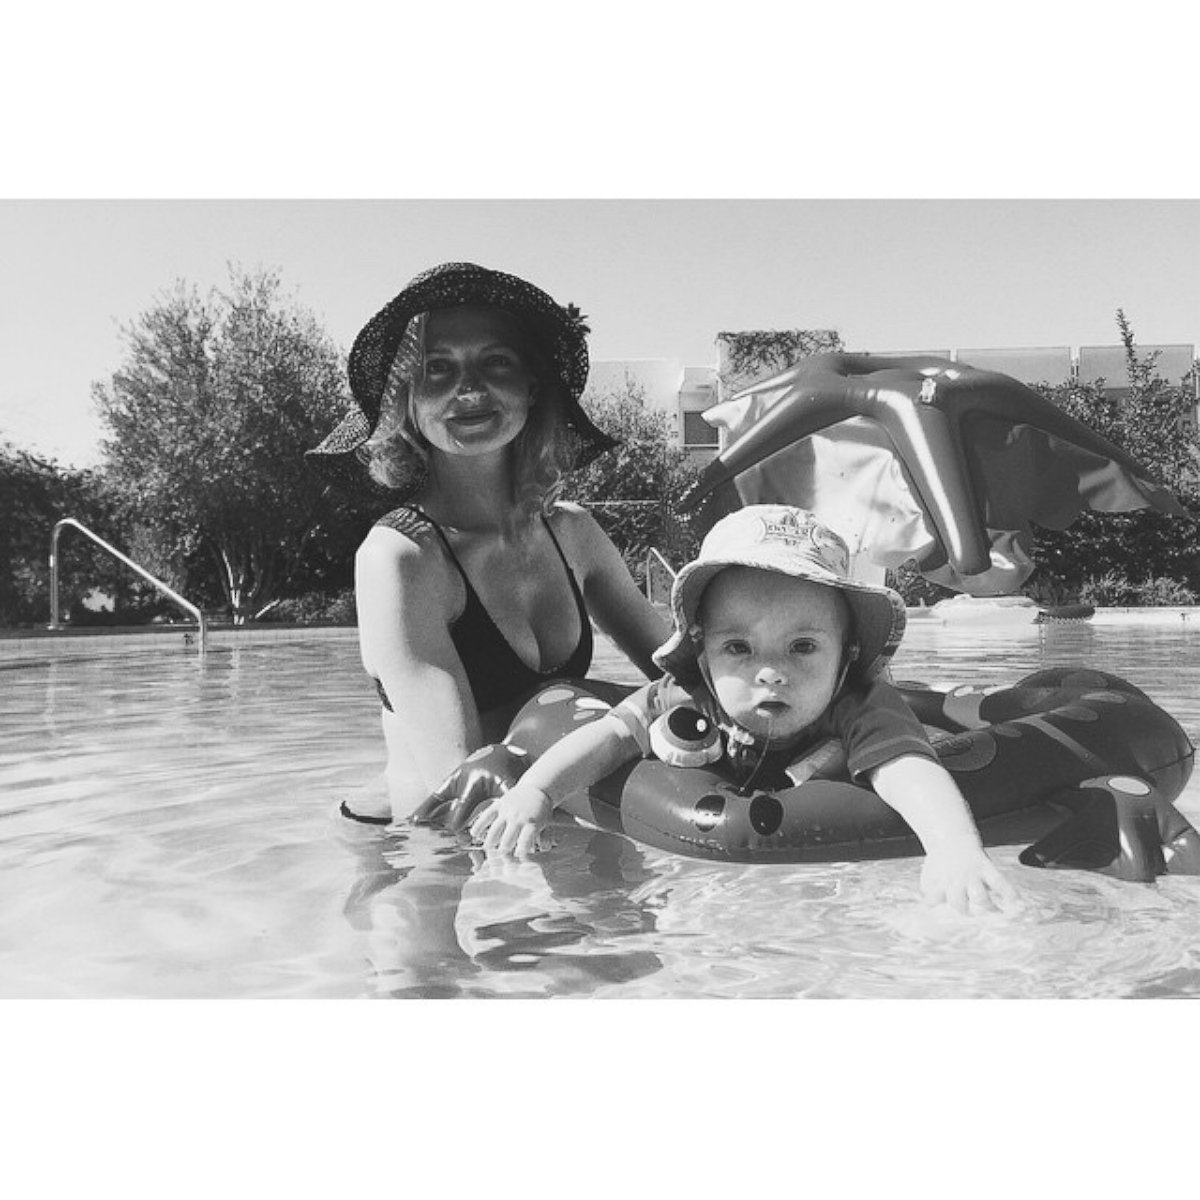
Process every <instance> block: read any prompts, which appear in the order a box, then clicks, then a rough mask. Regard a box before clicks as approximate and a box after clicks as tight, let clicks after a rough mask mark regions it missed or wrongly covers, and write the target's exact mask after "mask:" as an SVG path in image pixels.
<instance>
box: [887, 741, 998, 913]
mask: <svg viewBox="0 0 1200 1200" xmlns="http://www.w3.org/2000/svg"><path fill="white" fill-rule="evenodd" d="M870 779H871V786H872V787H873V788H874V789H875V791H876V792H877V793H878V795H879V797H880V799H881V800H883V801H884V803H886V804H888V805H890V806H891V807H892V808H894V809H895V810H896V812H897V813H899V814H900V816H902V817H903V818H904V820H905V821H906V822H907V823H908V825H909V826H910V827H911V829H912V831H913V832H914V833H915V834H916V835H917V837H919V838H920V839H921V845H922V846H923V847H924V849H925V865H924V866H923V867H922V869H921V890H922V892H923V893H924V895H925V898H926V899H927V900H928V901H929V902H930V903H932V904H936V903H938V902H940V901H942V900H944V901H945V902H946V903H947V904H949V905H950V907H951V908H954V909H956V910H957V911H959V912H968V911H970V910H982V911H986V910H988V909H996V908H999V909H1008V908H1012V907H1014V906H1015V905H1016V904H1017V903H1018V898H1017V893H1016V890H1015V889H1014V888H1013V886H1012V884H1010V883H1009V882H1008V880H1007V879H1005V878H1004V876H1003V875H1001V874H1000V872H999V871H998V870H997V869H996V866H995V864H994V863H993V862H992V860H991V859H990V858H988V856H987V854H986V853H985V851H984V849H983V843H982V841H981V840H980V837H979V830H978V829H977V828H976V827H975V819H974V818H973V817H972V816H971V810H970V809H969V808H968V807H967V802H966V800H964V799H963V794H962V792H960V791H959V790H958V784H956V783H955V782H954V779H953V777H952V776H951V775H950V772H949V771H947V770H946V768H945V767H943V766H942V765H941V763H938V762H935V761H934V760H933V759H931V758H922V757H919V756H918V755H915V754H910V755H904V756H902V757H900V758H894V759H892V760H891V762H886V763H883V764H882V765H880V766H878V767H876V768H875V769H874V770H873V771H872V772H870Z"/></svg>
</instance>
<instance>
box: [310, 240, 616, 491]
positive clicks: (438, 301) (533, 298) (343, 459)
mask: <svg viewBox="0 0 1200 1200" xmlns="http://www.w3.org/2000/svg"><path fill="white" fill-rule="evenodd" d="M461 306H470V307H477V308H496V309H500V310H502V311H503V312H506V313H510V314H512V315H513V316H515V317H516V318H517V319H518V320H519V321H521V322H522V323H523V324H524V326H525V327H526V329H528V330H529V331H530V332H531V333H532V335H533V336H534V337H535V338H536V339H537V341H538V343H539V346H540V347H541V349H542V350H543V352H544V354H545V356H546V359H547V361H548V363H549V365H550V368H551V370H552V371H553V372H554V374H555V376H556V377H557V378H558V380H559V382H560V383H561V384H562V399H563V408H562V413H561V418H562V424H563V428H564V433H565V437H566V441H567V443H568V449H569V453H568V459H569V461H570V469H572V470H574V469H576V468H578V467H582V466H586V465H587V464H588V463H589V462H591V461H592V460H593V459H594V458H596V457H597V456H599V455H600V454H603V453H604V452H605V451H607V450H611V449H613V447H615V446H617V445H618V444H619V443H618V441H617V439H616V438H613V437H610V436H609V435H608V434H607V433H604V432H603V431H602V430H600V429H598V428H597V427H596V426H595V425H594V424H593V423H592V420H591V418H590V417H588V415H587V413H585V412H584V411H583V408H582V407H581V405H580V403H579V398H580V396H581V395H582V394H583V389H584V387H585V386H586V384H587V376H588V351H587V335H588V327H587V325H586V324H585V320H584V317H583V315H582V314H581V313H580V311H579V310H578V309H577V308H576V307H575V306H574V305H573V304H567V305H561V304H558V303H557V302H556V301H555V300H554V299H552V298H551V297H550V296H549V295H547V294H546V293H545V292H543V291H542V290H541V288H538V287H535V286H534V285H533V284H532V283H528V282H526V281H525V280H524V279H520V278H519V277H518V276H516V275H509V274H507V273H505V272H504V271H494V270H491V269H490V268H488V267H481V266H478V265H477V264H475V263H466V262H453V263H442V264H441V265H440V266H436V267H432V268H430V269H429V270H428V271H423V272H422V273H421V274H420V275H418V276H416V278H414V279H413V280H412V281H411V282H410V283H409V284H408V285H407V286H406V287H405V288H404V290H403V291H402V292H400V294H399V295H398V296H396V297H395V298H394V299H393V300H391V301H390V302H389V303H388V304H386V305H384V307H383V308H381V309H380V310H379V312H377V313H376V314H375V315H374V316H373V317H372V318H371V319H370V320H369V321H368V322H367V323H366V325H364V326H363V328H362V330H361V332H360V333H359V335H358V337H356V338H355V339H354V345H353V346H352V347H351V350H350V362H349V376H350V391H351V393H352V394H353V396H354V401H355V407H354V408H352V409H351V410H350V412H348V413H347V414H346V416H345V417H343V419H342V421H341V423H340V424H339V425H338V426H337V428H335V429H334V430H333V432H332V433H330V434H329V436H328V437H326V438H325V439H324V440H323V441H322V442H321V443H320V445H318V446H316V447H315V448H314V449H312V450H309V451H308V452H307V454H306V455H305V457H306V458H307V459H308V461H309V463H311V464H312V466H313V468H314V469H315V470H316V471H318V472H319V473H320V474H321V476H322V477H323V478H325V479H327V480H329V481H330V482H333V483H337V484H340V485H342V486H343V487H347V488H350V489H352V490H353V489H361V488H363V487H364V486H365V487H367V488H368V489H370V490H372V491H375V492H381V491H386V492H387V493H388V494H389V495H390V496H391V497H392V498H394V499H403V498H404V490H405V489H386V488H384V486H383V485H382V484H377V483H374V481H372V480H371V479H370V477H369V476H368V474H367V471H366V468H365V463H364V461H363V454H362V451H363V447H364V446H365V445H366V443H367V441H368V440H369V439H370V437H371V436H372V434H373V433H374V432H375V427H376V426H377V425H378V423H379V416H380V411H381V409H382V407H383V400H384V396H385V395H386V393H387V389H388V385H389V379H390V376H391V372H392V367H393V364H394V363H395V362H396V357H397V354H398V353H400V352H401V348H402V346H403V345H404V344H405V334H406V333H407V332H408V330H409V326H410V324H411V323H412V321H413V319H414V318H415V317H418V316H420V315H422V314H425V313H430V312H435V311H436V310H438V309H443V308H458V307H461ZM414 487H415V485H414ZM414 487H410V488H408V489H407V490H409V491H411V490H414Z"/></svg>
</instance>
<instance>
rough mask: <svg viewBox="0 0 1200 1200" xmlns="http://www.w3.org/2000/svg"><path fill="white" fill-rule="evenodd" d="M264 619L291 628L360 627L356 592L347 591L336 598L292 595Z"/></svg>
mask: <svg viewBox="0 0 1200 1200" xmlns="http://www.w3.org/2000/svg"><path fill="white" fill-rule="evenodd" d="M261 620H263V621H278V622H286V623H288V624H291V625H354V624H357V620H356V616H355V611H354V589H353V588H347V589H345V590H344V591H341V592H337V593H336V594H334V595H327V594H326V593H324V592H306V593H305V594H304V595H303V596H291V597H288V598H287V599H286V600H280V601H279V603H278V604H274V605H272V606H271V608H269V609H268V610H267V611H266V612H265V613H263V615H262V617H261Z"/></svg>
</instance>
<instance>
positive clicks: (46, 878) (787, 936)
mask: <svg viewBox="0 0 1200 1200" xmlns="http://www.w3.org/2000/svg"><path fill="white" fill-rule="evenodd" d="M1198 637H1200V633H1198V632H1197V630H1196V629H1195V628H1186V627H1184V628H1179V627H1171V626H1167V625H1152V626H1138V625H1134V624H1112V625H1101V624H1080V625H1059V626H1055V625H1051V626H1030V627H1028V628H1020V629H1013V628H1011V627H1010V628H1004V629H986V628H972V629H969V630H961V629H960V630H954V629H951V628H949V627H941V626H935V625H933V624H932V623H922V622H920V621H913V622H912V624H911V625H910V633H909V636H908V638H907V639H906V642H905V645H904V647H903V648H902V650H901V653H900V655H899V657H898V660H897V670H896V674H897V676H898V677H900V678H909V679H925V680H938V681H958V682H963V681H970V682H983V681H995V682H1002V681H1012V680H1015V679H1017V678H1018V677H1020V676H1021V675H1023V674H1027V673H1028V672H1030V671H1033V670H1037V669H1039V668H1041V667H1044V666H1055V665H1066V664H1074V663H1082V664H1089V665H1095V666H1099V667H1103V668H1104V669H1107V670H1111V671H1114V672H1116V673H1117V674H1120V675H1123V676H1125V677H1126V678H1128V679H1129V680H1130V681H1131V682H1133V683H1135V684H1136V685H1138V686H1139V687H1142V688H1144V689H1145V690H1146V691H1147V692H1149V693H1150V694H1151V695H1152V696H1153V697H1154V698H1155V699H1156V700H1158V701H1159V703H1161V704H1162V705H1163V706H1164V707H1165V708H1167V709H1168V710H1169V711H1170V712H1172V713H1173V714H1174V715H1175V716H1176V717H1177V718H1178V719H1179V721H1180V722H1181V724H1182V725H1183V726H1184V728H1185V729H1186V730H1187V732H1188V734H1189V736H1190V737H1191V738H1192V740H1193V741H1194V742H1200V655H1197V653H1196V650H1197V638H1198ZM595 673H596V674H598V675H603V676H606V677H608V678H625V679H630V680H632V676H631V675H630V672H629V668H628V666H627V665H624V664H622V662H621V660H620V659H619V658H618V657H617V656H616V655H615V654H614V653H613V652H612V651H611V650H609V649H607V648H603V649H602V650H601V655H600V658H599V659H598V662H597V667H596V671H595ZM0 683H2V687H0V721H2V723H3V729H4V737H3V739H2V741H0V796H2V797H3V798H2V800H0V996H4V997H70V996H77V997H200V998H210V997H288V996H300V997H352V996H403V997H442V996H445V997H450V996H469V997H494V996H521V997H541V996H588V997H625V998H633V997H724V996H728V997H796V996H808V997H827V998H833V997H856V998H883V997H910V998H920V997H942V998H970V997H988V996H990V997H1044V998H1048V997H1167V996H1200V878H1195V877H1193V878H1187V877H1166V878H1163V879H1161V880H1159V882H1158V883H1157V884H1155V885H1138V884H1123V883H1119V882H1117V881H1114V880H1111V879H1108V878H1106V877H1103V876H1099V875H1092V874H1085V873H1079V872H1058V871H1055V872H1049V871H1046V872H1043V871H1035V870H1030V869H1027V868H1024V867H1021V866H1019V865H1018V864H1017V862H1016V856H1017V853H1018V851H1019V849H1020V847H1010V848H1002V849H999V850H997V851H995V852H994V853H995V857H996V858H997V860H998V861H999V862H1000V864H1001V866H1002V867H1003V868H1005V869H1007V870H1008V871H1010V872H1011V873H1012V877H1013V878H1014V879H1015V880H1016V881H1018V882H1019V883H1020V885H1021V886H1022V888H1023V889H1024V891H1025V894H1026V897H1027V900H1028V901H1029V904H1028V911H1027V912H1026V913H1025V914H1024V915H1022V916H1021V917H1018V918H1015V919H1004V918H1000V917H995V918H990V917H989V918H983V919H976V920H969V919H966V918H961V917H958V916H956V915H955V914H953V913H950V912H948V911H946V910H943V909H927V908H925V907H924V906H923V905H921V904H920V902H919V901H918V899H917V876H918V871H919V862H920V860H919V859H900V860H889V861H885V862H867V863H846V864H833V865H828V866H824V865H821V866H804V867H775V866H771V867H766V866H740V865H724V864H717V863H707V862H697V861H692V860H685V859H680V858H675V857H673V856H671V855H668V854H664V853H659V852H656V851H648V850H643V849H640V848H638V847H636V846H634V845H632V844H630V843H628V842H626V841H624V840H623V839H621V838H618V837H615V836H613V835H610V834H603V833H596V832H591V831H587V830H583V829H563V830H560V831H559V832H558V834H557V846H556V847H555V849H554V850H552V851H550V852H548V853H546V854H543V855H540V856H538V857H537V858H536V859H534V860H533V861H531V862H527V863H521V864H516V863H509V864H498V863H495V862H488V861H487V860H485V859H484V858H483V857H482V856H481V855H479V854H478V853H477V852H473V851H471V850H470V849H469V848H466V847H464V846H462V845H460V844H459V843H458V842H456V841H455V840H453V839H452V838H450V837H449V836H447V835H444V834H441V833H438V832H436V831H432V830H415V831H411V832H409V833H407V834H401V833H390V834H386V835H385V834H381V833H379V832H377V831H374V830H370V829H366V828H360V827H355V826H351V825H350V823H349V822H346V821H344V820H341V819H339V818H337V817H336V816H335V815H334V809H335V805H336V802H337V800H338V799H339V798H340V797H342V796H347V795H350V794H352V793H353V792H354V791H355V790H356V789H358V788H361V787H363V786H369V782H368V781H370V780H371V779H372V778H373V777H374V776H375V774H376V773H377V772H378V770H379V768H380V766H381V763H382V745H381V739H380V735H379V730H378V713H377V702H376V700H375V699H374V696H373V693H372V690H371V688H370V687H369V685H368V683H367V681H366V679H365V677H364V675H363V673H362V670H361V667H360V666H359V663H358V656H357V650H356V647H355V643H354V640H353V634H352V633H351V632H350V631H339V632H338V633H336V634H333V635H326V636H322V637H319V638H318V637H314V638H311V639H309V640H301V641H286V640H280V641H262V642H255V641H242V640H238V641H236V642H231V643H229V644H226V643H222V642H220V641H218V642H217V643H216V644H215V645H214V646H213V648H211V649H210V650H209V651H208V653H207V654H205V655H204V656H200V655H199V654H198V653H197V652H196V650H195V648H194V647H189V646H186V645H184V640H183V638H182V637H178V638H176V637H164V636H159V637H155V638H143V639H129V640H126V641H124V642H118V641H117V640H115V639H88V640H86V641H85V640H84V639H80V640H78V641H77V642H73V643H72V644H71V645H70V646H69V647H68V646H67V644H66V643H62V642H49V641H48V640H46V639H41V640H38V641H9V642H0ZM1179 806H1180V808H1181V809H1183V811H1185V812H1186V813H1187V814H1188V815H1189V817H1190V818H1191V819H1192V820H1193V822H1196V821H1197V820H1200V782H1198V781H1197V780H1195V779H1194V780H1193V781H1192V782H1191V783H1190V784H1189V786H1188V790H1187V791H1186V792H1185V793H1184V795H1183V797H1181V799H1180V801H1179Z"/></svg>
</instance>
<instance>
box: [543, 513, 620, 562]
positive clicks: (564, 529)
mask: <svg viewBox="0 0 1200 1200" xmlns="http://www.w3.org/2000/svg"><path fill="white" fill-rule="evenodd" d="M546 519H547V520H548V521H549V522H550V528H551V529H553V530H554V535H555V537H557V538H558V539H559V540H560V541H565V542H566V543H567V544H568V545H569V546H570V547H571V548H572V549H573V550H574V551H575V553H576V554H577V555H578V556H579V557H582V558H590V557H592V556H593V555H594V554H595V552H596V548H597V547H598V546H600V545H602V544H604V543H607V542H608V535H607V534H606V533H605V532H604V530H603V529H601V528H600V526H599V524H598V523H597V521H596V518H595V517H593V516H592V514H591V513H590V512H588V510H587V509H586V508H584V507H583V505H582V504H577V503H576V502H575V501H574V500H557V501H555V503H554V507H553V508H552V509H551V510H550V512H549V513H548V514H547V517H546Z"/></svg>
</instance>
